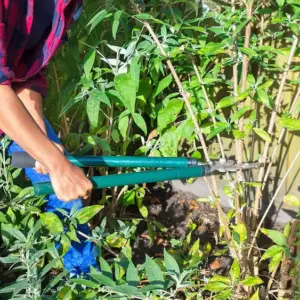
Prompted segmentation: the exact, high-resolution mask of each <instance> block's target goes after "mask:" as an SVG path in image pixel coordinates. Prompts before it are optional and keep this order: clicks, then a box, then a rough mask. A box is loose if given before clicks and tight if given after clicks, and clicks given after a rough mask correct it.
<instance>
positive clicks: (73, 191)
mask: <svg viewBox="0 0 300 300" xmlns="http://www.w3.org/2000/svg"><path fill="white" fill-rule="evenodd" d="M49 175H50V178H51V183H52V186H53V189H54V191H55V194H56V196H57V197H58V199H60V200H61V201H65V202H69V201H72V200H75V199H78V198H83V199H85V200H86V199H88V198H89V196H90V194H91V192H92V188H93V185H92V183H91V181H90V180H88V178H87V177H86V176H85V174H84V172H83V171H82V170H81V169H80V168H78V167H76V166H74V165H72V164H71V163H70V162H69V161H68V160H67V159H66V158H64V161H63V162H62V163H60V164H59V167H56V168H54V169H53V170H50V172H49Z"/></svg>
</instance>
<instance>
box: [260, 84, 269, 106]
mask: <svg viewBox="0 0 300 300" xmlns="http://www.w3.org/2000/svg"><path fill="white" fill-rule="evenodd" d="M257 95H258V97H259V99H260V101H261V102H262V103H264V104H265V105H266V106H267V107H269V108H271V103H270V98H269V95H268V93H267V92H266V91H265V90H263V89H262V88H258V89H257Z"/></svg>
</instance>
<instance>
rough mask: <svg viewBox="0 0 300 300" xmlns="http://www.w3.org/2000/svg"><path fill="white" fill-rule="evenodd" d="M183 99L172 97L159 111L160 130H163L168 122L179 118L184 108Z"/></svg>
mask: <svg viewBox="0 0 300 300" xmlns="http://www.w3.org/2000/svg"><path fill="white" fill-rule="evenodd" d="M182 107H183V101H182V100H180V99H172V100H170V101H169V102H168V104H167V105H166V107H165V108H163V109H161V110H160V111H159V112H158V117H157V125H158V131H160V132H161V131H162V130H163V129H164V128H166V127H167V126H168V124H170V123H172V122H174V121H175V120H176V119H177V116H178V114H179V113H180V111H181V110H182Z"/></svg>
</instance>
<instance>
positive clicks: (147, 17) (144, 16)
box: [135, 13, 154, 20]
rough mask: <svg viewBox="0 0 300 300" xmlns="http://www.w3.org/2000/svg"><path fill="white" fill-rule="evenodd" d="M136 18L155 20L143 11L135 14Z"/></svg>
mask: <svg viewBox="0 0 300 300" xmlns="http://www.w3.org/2000/svg"><path fill="white" fill-rule="evenodd" d="M135 17H136V18H138V19H140V20H153V19H154V18H153V17H152V16H151V15H149V14H146V13H141V14H137V15H135Z"/></svg>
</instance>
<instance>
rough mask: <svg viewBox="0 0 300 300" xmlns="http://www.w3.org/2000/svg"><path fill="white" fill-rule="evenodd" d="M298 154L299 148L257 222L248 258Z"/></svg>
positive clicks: (299, 153)
mask: <svg viewBox="0 0 300 300" xmlns="http://www.w3.org/2000/svg"><path fill="white" fill-rule="evenodd" d="M299 156H300V150H299V151H298V152H297V154H296V156H295V158H294V159H293V161H292V163H291V165H290V167H289V169H288V170H287V172H286V173H285V175H284V177H283V178H282V181H281V182H280V184H279V186H278V188H277V190H276V192H275V194H274V196H273V197H272V200H271V201H270V203H269V205H268V207H267V209H266V211H265V213H264V215H263V217H262V218H261V220H260V222H259V224H258V226H257V229H256V231H255V234H254V236H253V239H252V243H251V245H250V248H249V252H248V259H249V257H250V255H251V252H252V249H253V245H254V243H255V241H256V238H257V235H258V233H259V231H260V229H261V227H262V224H263V223H264V221H265V218H266V217H267V215H268V213H269V211H270V209H271V207H272V206H273V204H274V202H275V200H276V197H277V195H278V193H279V191H280V189H281V187H282V186H283V184H284V182H285V180H286V179H287V177H288V175H289V173H290V172H291V170H292V168H293V167H294V165H295V164H296V161H297V159H298V157H299Z"/></svg>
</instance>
